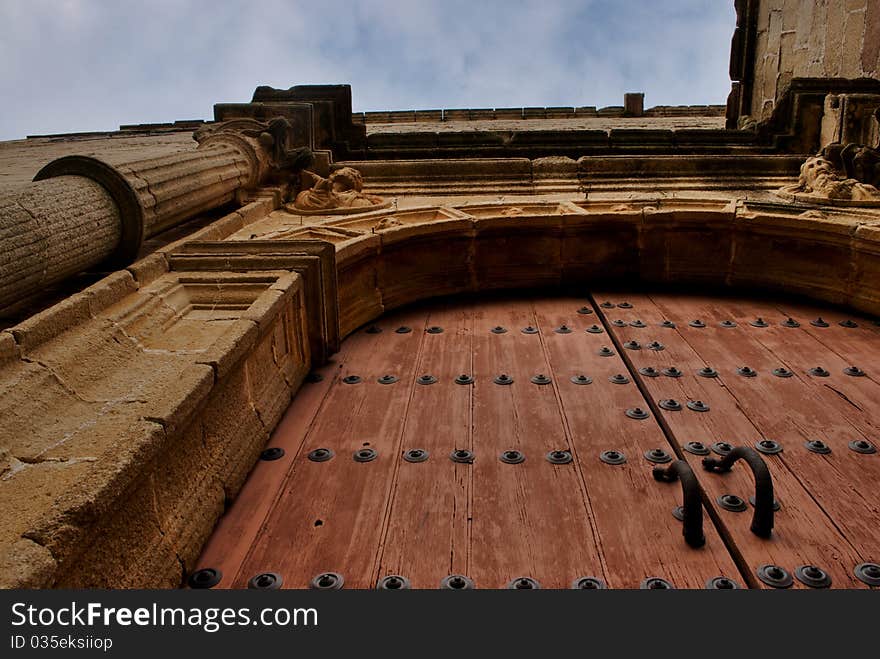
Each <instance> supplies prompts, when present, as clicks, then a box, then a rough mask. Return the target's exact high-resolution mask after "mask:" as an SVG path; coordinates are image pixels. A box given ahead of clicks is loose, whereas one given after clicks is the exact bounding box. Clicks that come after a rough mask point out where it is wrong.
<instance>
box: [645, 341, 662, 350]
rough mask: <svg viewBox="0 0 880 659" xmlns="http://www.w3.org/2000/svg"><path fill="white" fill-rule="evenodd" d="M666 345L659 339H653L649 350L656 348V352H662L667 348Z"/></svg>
mask: <svg viewBox="0 0 880 659" xmlns="http://www.w3.org/2000/svg"><path fill="white" fill-rule="evenodd" d="M665 349H666V346H665V345H663V344H662V343H660V342H659V341H651V342H650V343H649V344H648V350H654V351H656V352H660V351H661V350H665Z"/></svg>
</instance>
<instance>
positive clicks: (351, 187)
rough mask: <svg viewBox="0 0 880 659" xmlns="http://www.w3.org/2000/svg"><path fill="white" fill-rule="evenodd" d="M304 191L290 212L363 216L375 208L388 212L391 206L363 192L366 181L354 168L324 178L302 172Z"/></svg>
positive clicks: (342, 169) (338, 171)
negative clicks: (355, 214) (356, 214)
mask: <svg viewBox="0 0 880 659" xmlns="http://www.w3.org/2000/svg"><path fill="white" fill-rule="evenodd" d="M302 187H303V188H307V189H304V190H303V191H302V192H300V193H299V194H298V195H296V200H295V201H294V203H293V204H292V208H290V207H289V210H291V211H293V212H295V213H306V214H308V213H312V214H319V213H328V214H342V213H362V212H364V211H365V210H370V209H373V208H384V207H386V206H387V205H388V203H387V202H386V201H385V200H384V199H382V197H378V196H376V195H371V194H367V193H365V192H364V191H363V189H364V179H363V177H362V176H361V173H360V172H359V171H358V170H356V169H354V168H353V167H343V168H341V169H337V170H336V171H334V172H332V173H331V174H330V176H329V177H328V178H323V177H321V176H318V175H317V174H314V173H313V172H309V171H305V170H304V171H303V172H302Z"/></svg>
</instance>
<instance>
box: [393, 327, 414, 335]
mask: <svg viewBox="0 0 880 659" xmlns="http://www.w3.org/2000/svg"><path fill="white" fill-rule="evenodd" d="M410 332H412V327H408V326H407V325H401V326H400V327H398V328H397V329H396V330H394V333H395V334H409V333H410Z"/></svg>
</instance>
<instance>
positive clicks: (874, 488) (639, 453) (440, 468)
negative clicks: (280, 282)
mask: <svg viewBox="0 0 880 659" xmlns="http://www.w3.org/2000/svg"><path fill="white" fill-rule="evenodd" d="M600 303H603V304H600ZM819 315H822V316H824V318H825V319H826V320H827V322H828V327H820V326H817V325H821V323H816V324H814V325H811V324H810V320H814V319H815V318H816V317H817V316H819ZM789 316H791V317H792V318H793V319H794V320H795V321H796V323H797V325H796V326H794V325H795V323H787V324H786V325H782V324H781V323H782V322H783V321H785V320H787V318H788V317H789ZM757 317H762V318H764V319H765V320H766V323H767V327H756V326H753V325H752V324H750V321H754V320H755V318H757ZM845 319H846V318H845V317H844V316H842V315H841V314H840V313H839V312H834V311H829V310H821V309H814V308H809V307H805V306H793V305H788V304H785V305H779V304H771V303H767V302H760V301H750V300H744V299H733V298H721V297H715V298H713V297H692V296H681V295H662V296H658V295H645V294H637V293H630V294H626V295H621V294H619V293H617V294H613V295H612V294H605V293H597V294H596V296H595V297H593V296H592V295H590V294H585V295H583V296H580V297H577V296H558V295H549V294H548V295H529V296H525V295H519V296H484V297H479V298H474V299H452V300H442V301H433V302H430V303H426V304H423V305H417V306H413V307H410V308H405V309H401V310H398V311H395V312H392V313H389V314H387V315H386V316H384V317H382V318H380V319H379V320H377V321H376V323H375V324H374V325H372V326H370V327H366V328H363V329H361V330H360V331H358V332H356V333H355V334H353V335H352V336H351V337H349V338H348V339H347V340H346V341H345V342H344V344H343V349H342V351H341V352H340V353H339V354H338V355H336V356H335V357H334V359H333V361H332V362H331V363H330V364H328V365H326V366H324V367H322V368H321V369H319V370H318V371H317V374H318V375H319V376H320V380H319V381H317V382H311V383H308V384H306V385H304V387H303V389H302V390H301V391H300V392H299V393H298V394H297V396H296V398H295V399H294V401H293V403H292V405H291V406H290V409H289V410H288V412H287V414H286V415H285V417H284V419H283V420H282V421H281V423H280V425H279V427H278V428H277V429H276V431H275V432H274V434H273V436H272V438H271V440H270V443H269V446H270V447H275V448H281V449H283V450H284V454H283V455H282V456H281V457H280V458H277V459H274V460H262V461H260V462H259V463H258V464H257V466H256V467H255V469H254V471H253V473H252V474H251V476H250V478H249V479H248V482H247V483H246V485H245V487H244V489H243V490H242V492H241V493H240V495H239V496H238V498H237V499H236V501H235V502H234V503H233V505H232V506H231V507H230V509H229V510H228V512H227V514H226V515H225V516H224V517H223V518H222V519H221V521H220V523H219V525H218V527H217V529H216V531H215V533H214V535H213V536H212V538H211V539H210V541H209V542H208V545H207V547H206V549H205V552H204V554H203V556H202V558H201V560H200V563H199V567H201V568H212V569H215V570H218V571H219V572H220V573H221V574H222V579H221V581H220V583H219V584H218V585H219V587H232V588H242V587H247V586H248V584H249V582H251V581H252V579H253V578H254V577H256V576H258V575H261V574H267V573H270V574H272V575H275V578H276V579H277V581H276V582H275V585H277V583H278V582H279V581H280V582H281V583H282V587H285V588H308V587H309V586H310V584H312V582H313V581H314V580H315V579H316V578H317V577H319V576H320V575H322V574H327V573H332V574H334V575H339V577H341V578H342V580H343V583H344V587H346V588H375V587H377V585H379V584H382V583H387V582H383V579H386V578H387V577H389V576H391V575H397V576H400V577H403V578H404V580H392V582H391V585H392V586H394V585H398V586H399V585H401V584H403V585H409V586H411V587H412V588H438V587H440V584H441V582H442V581H443V580H444V579H445V578H447V577H449V576H450V575H462V576H464V577H467V578H468V579H470V580H471V581H472V582H473V583H474V584H475V586H476V587H477V588H505V587H508V586H509V585H510V584H511V583H514V584H519V585H520V586H524V585H530V584H531V585H536V584H539V585H540V587H542V588H570V587H572V585H573V584H574V583H576V582H578V580H580V579H582V578H584V577H592V578H594V579H595V580H596V582H593V583H601V584H605V585H607V586H608V587H611V588H638V587H640V586H645V585H652V584H653V585H660V586H662V585H664V584H668V585H670V586H672V587H675V588H703V587H705V586H706V584H707V583H709V582H712V580H713V579H716V578H718V577H723V578H725V579H727V580H728V581H722V582H721V583H722V584H725V585H727V584H729V583H730V582H734V583H736V584H738V585H740V586H747V587H770V585H768V584H767V583H765V581H764V580H762V579H761V578H760V576H759V574H760V575H763V576H766V574H767V569H768V568H766V567H765V566H768V565H769V566H777V567H780V568H783V569H784V571H785V572H786V573H787V574H788V575H789V576H791V577H792V578H791V582H792V587H796V588H798V587H803V588H806V587H809V586H808V584H810V583H812V584H813V585H814V586H817V585H818V586H821V585H824V583H823V582H824V581H829V580H830V584H831V586H832V587H867V584H866V581H865V579H860V578H858V577H857V576H856V572H857V569H856V568H857V566H860V565H863V564H866V563H872V562H874V563H876V562H878V561H880V531H878V529H880V494H878V485H877V484H878V475H880V456H878V454H876V453H870V452H868V448H866V447H870V446H873V445H874V443H875V442H876V441H877V435H878V433H877V425H878V422H877V421H875V419H876V412H877V409H878V407H880V395H878V393H880V385H878V381H877V380H875V379H874V376H875V372H876V373H880V366H878V367H877V368H874V365H877V364H878V354H880V332H878V328H877V327H876V326H874V325H872V324H871V323H870V321H868V320H866V319H862V318H855V319H854V322H855V324H857V325H858V326H857V327H847V326H844V325H848V323H845V324H844V325H840V324H839V323H840V321H842V320H845ZM664 320H665V321H669V322H667V323H666V324H665V325H663V324H661V323H663V321H664ZM697 320H699V321H701V322H699V323H693V322H691V321H697ZM758 324H759V325H760V323H758ZM672 325H674V326H672ZM787 325H792V326H791V327H789V326H787ZM588 330H590V331H588ZM633 341H634V342H636V343H635V344H634V343H631V342H633ZM658 348H659V349H658ZM672 366H674V367H675V368H676V369H678V372H680V376H679V377H670V376H667V375H662V373H663V369H668V368H669V367H672ZM706 366H709V367H710V368H711V369H713V371H712V372H714V373H715V375H714V376H713V377H704V375H705V374H706V373H701V372H700V371H701V369H703V368H704V367H706ZM744 366H748V367H749V368H750V369H753V371H754V372H755V373H756V374H757V375H753V376H750V375H749V372H748V371H745V375H744V374H743V371H742V370H741V369H742V367H744ZM818 366H821V367H822V369H825V370H827V372H828V375H825V374H824V371H813V373H820V375H813V374H811V371H810V369H814V368H816V367H818ZM851 366H859V368H860V369H861V371H863V372H864V374H863V375H847V374H846V371H845V369H846V368H847V367H851ZM777 368H784V369H785V371H780V372H779V373H780V374H781V375H774V374H773V370H774V369H777ZM651 369H653V371H652V370H651ZM738 369H739V370H738ZM849 372H853V373H855V372H856V371H849ZM675 373H676V372H675V371H673V374H675ZM786 373H790V374H791V375H790V376H788V377H784V376H785V375H786ZM386 376H387V377H386ZM579 376H586V378H587V380H589V383H585V382H587V380H585V379H584V378H583V377H579ZM669 400H675V401H678V402H679V403H680V406H681V408H682V409H680V410H679V409H677V408H676V406H675V405H669V404H666V403H664V405H660V401H669ZM694 401H701V402H702V403H703V406H704V407H705V408H708V409H706V410H705V411H701V409H702V408H700V407H699V406H696V408H695V409H693V408H692V407H688V406H687V403H688V402H694ZM668 408H669V409H668ZM634 409H639V410H643V411H644V412H645V413H646V414H647V417H646V418H643V419H639V418H632V417H633V416H636V417H637V416H639V415H638V414H632V412H631V413H630V415H627V410H630V411H632V410H634ZM817 439H819V440H821V441H822V442H823V444H822V445H818V444H810V445H809V446H810V447H811V448H812V449H816V448H817V447H821V446H825V447H826V448H827V447H830V449H831V452H830V453H827V452H825V453H821V452H818V453H817V452H815V450H810V448H808V446H807V442H814V441H815V440H817ZM767 440H772V441H773V442H776V444H767V443H766V442H767ZM692 442H699V443H700V445H702V446H703V447H706V448H708V447H711V446H712V445H713V444H717V443H721V444H724V443H727V444H730V445H746V446H751V447H756V446H757V447H758V448H760V447H766V446H771V447H775V448H777V449H778V448H779V447H781V448H782V451H781V452H778V453H767V452H764V453H762V454H761V457H762V458H763V460H764V462H765V463H766V464H767V466H768V468H769V470H770V473H771V474H772V477H773V484H774V488H775V498H776V500H777V501H778V503H779V510H778V511H777V512H776V514H775V526H774V529H773V533H772V535H771V537H770V538H761V537H758V536H756V535H755V534H754V533H752V532H751V530H750V523H751V519H752V511H753V508H752V507H751V506H750V505H749V504H748V503H745V504H744V505H745V508H746V509H745V510H743V511H737V512H735V511H732V510H728V509H727V507H730V506H727V507H725V505H722V503H719V499H720V498H721V497H725V496H726V498H725V499H724V500H723V502H727V503H729V502H730V501H734V502H736V501H740V502H747V501H748V499H749V497H750V496H751V495H752V494H753V493H754V489H755V483H754V480H753V478H752V475H751V473H750V472H749V471H748V469H747V468H745V466H744V465H743V464H742V463H741V462H740V463H737V464H736V465H735V466H734V468H733V469H732V470H731V471H730V472H729V473H726V474H716V473H710V472H708V471H705V470H703V468H702V459H703V457H704V456H702V455H699V454H698V453H699V451H698V452H697V453H695V452H691V451H689V450H688V448H689V447H690V448H693V444H690V443H692ZM759 442H765V444H757V443H759ZM321 449H325V450H329V451H327V452H321ZM657 449H659V450H660V451H662V452H663V453H665V454H667V455H668V457H669V458H671V459H678V458H682V459H684V460H686V461H687V462H688V463H689V464H690V465H691V467H692V468H693V471H694V472H695V474H696V476H697V478H698V481H699V484H700V487H701V490H702V496H703V501H704V505H705V511H704V512H705V515H704V518H705V519H704V532H705V536H706V543H705V545H704V546H702V547H699V548H694V547H691V546H689V545H688V544H687V543H686V542H685V540H684V537H683V535H682V523H681V522H680V521H678V519H676V518H675V517H674V516H673V514H672V511H673V509H675V508H676V507H677V506H678V505H680V504H681V503H682V488H681V486H680V485H679V484H678V483H663V482H659V481H657V480H656V479H655V478H654V477H653V475H652V469H653V468H654V467H655V464H654V463H653V462H651V461H650V460H649V459H648V458H647V457H646V456H648V455H652V454H651V452H652V451H655V450H657ZM709 450H710V451H711V449H709ZM316 451H317V453H315V452H316ZM414 451H415V453H413V452H414ZM462 451H464V452H470V456H471V457H472V459H468V456H467V454H466V453H460V452H462ZM609 451H610V452H612V455H617V456H618V460H617V462H620V463H619V464H609V461H608V460H607V452H609ZM330 452H332V458H330V459H322V458H327V456H329V455H330V454H331V453H330ZM457 452H458V453H457ZM511 452H512V453H511ZM276 455H277V452H276ZM456 455H458V456H463V457H457V458H456V459H455V460H454V459H452V458H453V456H456ZM603 455H604V456H605V457H606V460H605V461H603V459H602V458H603ZM658 455H659V454H658ZM267 457H275V456H267ZM548 457H549V458H552V459H553V460H554V461H557V462H559V461H561V462H563V463H562V464H555V463H554V462H552V461H551V460H550V459H548ZM569 457H570V462H566V460H568V459H569ZM715 457H719V456H717V455H716V456H715ZM356 458H357V459H356ZM660 459H663V458H662V456H661V458H660ZM610 462H615V460H610ZM729 495H733V498H731V497H730V496H729ZM740 507H741V506H740ZM805 566H816V567H819V568H820V570H821V572H822V573H823V574H824V577H825V578H824V579H819V578H818V577H821V576H822V575H819V574H818V573H817V572H815V571H814V570H807V571H806V572H804V569H803V568H804V567H805ZM762 568H763V570H762ZM865 570H866V568H862V572H861V574H862V576H863V577H864V576H867V578H868V579H867V580H868V581H870V576H871V574H872V572H871V569H870V568H867V572H865ZM770 574H771V576H772V575H773V574H776V573H775V572H773V571H772V569H771V572H770ZM811 576H812V577H815V578H814V579H811ZM799 577H803V578H799ZM525 578H527V579H531V580H533V581H531V582H528V581H524V579H525ZM652 578H653V579H656V580H663V581H662V582H660V581H650V580H651V579H652ZM782 581H783V582H786V581H787V580H786V579H783V580H782ZM770 582H771V583H772V582H773V579H772V578H771V579H770ZM271 583H272V581H271V579H270V580H268V581H267V580H264V581H263V584H264V585H267V584H271ZM458 583H459V585H460V583H462V582H458ZM714 583H718V582H717V581H716V582H714ZM324 584H325V585H330V584H331V581H326V580H325V581H324ZM337 585H338V582H337ZM777 585H779V584H777ZM783 585H784V584H783Z"/></svg>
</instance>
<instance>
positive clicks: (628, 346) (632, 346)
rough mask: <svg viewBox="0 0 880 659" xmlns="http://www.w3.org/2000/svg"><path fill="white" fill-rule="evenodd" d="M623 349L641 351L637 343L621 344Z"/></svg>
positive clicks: (640, 346)
mask: <svg viewBox="0 0 880 659" xmlns="http://www.w3.org/2000/svg"><path fill="white" fill-rule="evenodd" d="M623 347H624V348H626V349H627V350H641V349H642V345H641V344H640V343H639V342H638V341H627V342H626V343H624V344H623Z"/></svg>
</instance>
